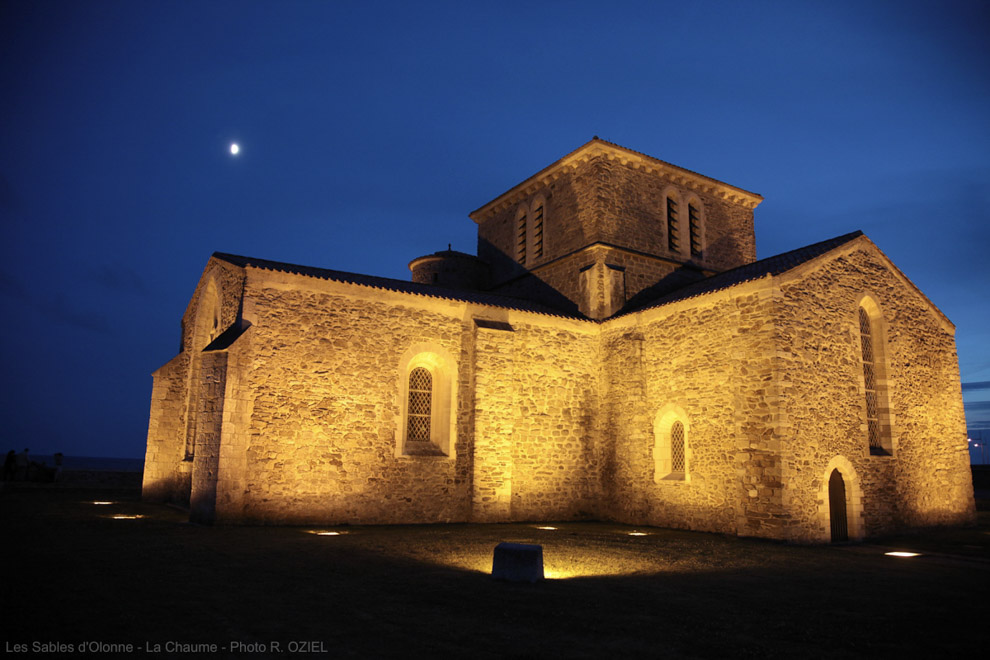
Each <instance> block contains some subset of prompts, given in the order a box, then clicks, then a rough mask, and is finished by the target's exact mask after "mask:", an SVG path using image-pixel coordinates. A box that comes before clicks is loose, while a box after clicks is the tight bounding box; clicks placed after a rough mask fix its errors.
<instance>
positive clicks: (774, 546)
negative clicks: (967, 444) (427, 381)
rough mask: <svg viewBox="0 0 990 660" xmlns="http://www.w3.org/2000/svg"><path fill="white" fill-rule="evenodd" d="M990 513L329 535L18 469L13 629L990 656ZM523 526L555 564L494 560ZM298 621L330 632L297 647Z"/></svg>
mask: <svg viewBox="0 0 990 660" xmlns="http://www.w3.org/2000/svg"><path fill="white" fill-rule="evenodd" d="M98 499H106V500H112V501H113V502H114V503H113V504H108V505H97V504H93V503H92V502H93V501H94V500H98ZM114 515H138V516H141V517H139V518H129V519H114V518H113V516H114ZM980 516H981V518H980V525H979V526H978V527H976V528H969V529H964V530H944V531H938V532H932V533H929V534H925V535H922V536H910V537H902V538H896V539H883V540H882V541H877V542H875V543H871V544H866V545H849V546H823V547H816V546H794V545H787V544H782V543H774V542H767V541H758V540H751V539H738V538H735V537H729V536H722V535H717V534H704V533H697V532H683V531H675V530H665V529H657V528H632V527H626V526H622V525H613V524H607V523H560V524H556V525H555V526H556V527H557V529H556V530H541V529H537V528H536V527H535V526H534V525H526V524H506V525H423V526H390V527H370V526H369V527H336V528H328V530H326V531H337V532H340V534H339V535H335V536H320V535H317V534H314V533H312V532H313V531H314V530H313V529H312V528H297V527H213V528H211V527H201V526H197V525H191V524H188V523H187V522H185V514H184V513H182V512H179V511H176V510H173V509H170V508H168V507H164V506H158V505H150V504H143V503H141V502H140V501H138V495H137V493H134V492H128V493H118V494H115V495H108V494H107V492H106V491H103V492H100V491H84V490H75V491H73V490H43V489H35V490H19V489H8V490H6V491H2V492H0V521H2V527H3V546H4V548H5V552H4V557H5V562H4V579H3V581H2V582H3V585H4V589H3V613H2V616H3V634H2V637H3V641H2V642H0V643H3V644H4V645H5V647H6V648H5V650H7V651H10V650H11V648H13V646H14V645H15V644H24V645H27V646H28V648H31V645H32V644H33V643H35V642H38V643H56V642H61V643H65V644H72V645H74V649H75V652H74V653H72V654H67V655H71V656H72V657H79V656H80V655H81V654H80V653H78V645H79V644H80V643H83V642H103V643H109V644H124V643H132V644H134V645H135V647H134V652H133V653H132V655H134V656H142V657H148V658H153V657H166V656H167V655H169V654H167V653H165V649H166V648H167V647H166V643H168V642H184V643H212V644H216V645H217V647H218V653H217V654H216V655H215V657H223V656H229V657H245V658H246V657H323V658H337V657H357V658H378V657H418V656H427V655H429V656H437V655H439V656H440V657H447V656H449V657H455V658H461V657H471V658H502V657H507V656H508V657H548V658H557V657H561V658H627V657H630V658H631V657H640V658H649V657H702V658H736V657H754V658H808V657H897V658H905V657H911V658H915V657H931V658H939V657H955V658H967V657H983V656H985V654H986V651H985V649H984V647H985V646H986V642H987V639H988V632H987V631H988V629H990V612H988V609H987V600H986V594H987V586H988V585H990V580H988V577H990V512H987V511H983V512H981V514H980ZM633 531H639V532H645V533H646V535H645V536H631V535H630V534H629V533H630V532H633ZM501 541H519V542H526V543H539V544H541V545H542V546H543V552H544V560H545V563H546V568H547V572H548V574H549V575H551V576H554V579H548V580H546V581H544V582H542V583H539V584H536V585H525V584H509V583H503V582H496V581H493V580H492V579H491V578H490V577H489V576H488V575H487V572H488V571H490V568H491V557H492V549H493V548H494V546H495V545H496V544H497V543H499V542H501ZM888 547H889V548H897V549H912V548H918V549H921V550H923V551H924V552H925V553H926V554H925V555H924V556H922V557H919V558H914V559H896V558H891V557H886V556H884V555H883V550H884V549H886V548H888ZM298 641H315V642H316V643H317V644H316V645H313V646H311V647H310V648H309V649H308V650H311V651H315V652H314V653H292V654H290V653H288V648H289V646H290V644H291V643H294V642H298ZM272 642H275V643H277V644H278V645H279V651H280V652H275V651H273V649H274V647H273V645H272ZM149 644H150V645H152V646H150V647H149V646H148V645H149ZM155 644H159V645H160V647H161V649H162V652H161V653H158V654H149V653H147V649H148V648H154V646H153V645H155ZM236 644H242V645H247V644H255V645H256V646H255V647H253V648H255V649H257V650H259V652H256V653H249V652H246V651H247V648H248V647H245V646H242V647H241V648H240V650H239V651H237V652H231V649H232V648H234V647H235V646H236ZM262 645H264V647H262ZM261 648H265V649H266V650H265V651H264V652H263V653H262V652H260V649H261ZM303 650H306V649H303ZM85 655H89V656H90V657H125V654H100V653H89V654H85ZM11 656H12V657H16V655H15V654H11ZM46 657H56V656H55V655H54V654H48V655H47V656H46ZM176 657H178V656H176ZM182 657H193V654H186V655H184V656H182Z"/></svg>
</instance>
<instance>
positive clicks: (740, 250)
mask: <svg viewBox="0 0 990 660" xmlns="http://www.w3.org/2000/svg"><path fill="white" fill-rule="evenodd" d="M761 200H762V198H761V197H760V196H759V195H756V194H754V193H751V192H747V191H745V190H742V189H740V188H736V187H734V186H732V185H729V184H726V183H722V182H721V181H717V180H715V179H712V178H709V177H707V176H704V175H701V174H697V173H695V172H691V171H689V170H685V169H683V168H680V167H677V166H675V165H671V164H670V163H666V162H664V161H661V160H658V159H655V158H652V157H650V156H646V155H644V154H641V153H638V152H636V151H632V150H630V149H626V148H624V147H620V146H618V145H615V144H612V143H610V142H606V141H604V140H600V139H598V138H595V139H593V140H591V141H590V142H588V143H587V144H585V145H583V146H582V147H580V148H578V149H577V150H576V151H574V152H572V153H570V154H568V155H566V156H564V157H563V158H561V159H560V160H558V161H557V162H555V163H553V164H552V165H550V166H548V167H546V168H545V169H543V170H541V171H539V172H537V173H536V174H534V175H533V176H531V177H529V178H528V179H526V180H525V181H523V182H522V183H520V184H518V185H517V186H515V187H513V188H512V189H510V190H508V191H506V192H504V193H502V194H501V195H499V196H498V197H496V198H495V199H493V200H492V201H490V202H488V203H487V204H485V205H483V206H482V207H481V208H479V209H478V210H476V211H474V212H473V213H471V214H470V217H471V219H472V220H474V222H475V223H477V225H478V254H477V256H475V255H469V254H465V253H462V252H456V251H453V250H450V249H448V250H444V251H440V252H436V253H434V254H430V255H427V256H423V257H419V258H418V259H414V260H413V261H412V263H410V265H409V268H410V270H411V271H412V278H411V281H401V280H393V279H386V278H380V277H372V276H368V275H357V274H353V273H345V272H339V271H334V270H326V269H323V268H312V267H307V266H297V265H293V264H288V263H280V262H274V261H266V260H264V259H255V258H250V257H243V256H235V255H231V254H223V253H215V254H214V255H213V256H212V257H211V258H210V260H209V261H208V262H207V264H206V268H205V270H204V272H203V276H202V278H201V279H200V281H199V285H198V286H197V288H196V290H195V292H194V293H193V296H192V300H191V301H190V303H189V306H188V308H187V309H186V312H185V314H184V315H183V317H182V348H181V351H180V352H179V354H178V355H177V356H176V357H175V358H173V359H172V360H171V361H169V362H168V363H167V364H165V365H164V366H162V367H161V368H160V369H158V370H157V371H156V372H155V373H154V387H153V393H152V403H151V417H150V423H149V428H148V448H147V458H146V461H145V472H144V497H145V499H147V500H149V501H171V502H175V503H179V504H182V505H187V506H188V507H189V509H190V515H191V518H192V519H193V520H198V521H205V522H212V521H216V522H264V523H286V524H302V523H321V524H335V523H432V522H465V521H471V522H502V521H551V520H552V521H560V520H583V519H597V520H612V521H618V522H623V523H632V524H636V525H656V526H662V527H679V528H686V529H694V530H706V531H714V532H725V533H731V534H739V535H745V536H761V537H769V538H776V539H786V540H791V541H801V542H825V541H829V540H843V539H845V538H847V537H848V538H851V539H859V538H863V537H866V536H873V535H879V534H885V533H888V532H892V531H895V530H902V529H908V528H919V527H926V526H932V525H955V524H960V523H966V522H969V521H971V520H972V519H973V516H974V507H973V489H972V481H971V478H970V472H969V457H968V452H967V443H966V425H965V419H964V416H963V403H962V395H961V392H960V383H959V370H958V361H957V357H956V349H955V340H954V326H953V325H952V323H951V322H950V321H949V320H948V319H947V318H946V317H945V316H944V315H943V314H942V313H941V312H940V311H939V310H938V309H937V308H936V307H935V306H934V305H933V304H932V303H931V301H929V300H928V299H927V298H926V297H925V296H924V294H922V292H921V291H920V290H918V288H917V287H915V286H914V285H913V284H912V283H911V281H910V280H909V279H908V278H907V277H906V276H905V275H904V274H903V273H901V271H899V270H898V269H897V267H896V266H894V264H893V263H892V262H891V261H890V260H889V259H888V258H887V257H886V256H885V255H884V254H883V252H881V251H880V249H879V248H877V246H876V245H874V244H873V243H872V242H871V241H870V240H869V239H868V238H867V237H866V236H864V235H863V234H862V233H861V232H853V233H850V234H846V235H844V236H838V237H835V238H831V239H829V240H825V241H822V242H821V243H815V244H814V245H809V246H807V247H803V248H800V249H797V250H793V251H791V252H786V253H784V254H780V255H777V256H774V257H769V258H767V259H761V260H757V259H756V244H755V236H754V230H753V213H754V209H755V208H756V206H757V205H758V204H759V203H760V201H761Z"/></svg>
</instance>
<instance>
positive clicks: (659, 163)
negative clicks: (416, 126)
mask: <svg viewBox="0 0 990 660" xmlns="http://www.w3.org/2000/svg"><path fill="white" fill-rule="evenodd" d="M601 155H605V156H607V157H608V158H610V159H617V160H619V161H620V162H622V163H627V162H629V163H634V164H635V165H637V166H642V167H645V168H646V169H647V170H653V171H658V172H661V173H666V174H667V175H671V176H676V177H677V178H678V179H679V180H681V181H682V183H683V184H684V185H686V186H687V187H688V188H691V189H694V190H706V191H708V192H710V193H712V194H715V195H717V196H719V197H721V198H723V199H727V200H730V201H732V202H734V203H737V204H742V205H743V206H746V207H747V208H750V209H753V208H756V207H757V205H759V203H760V202H762V201H763V197H762V196H761V195H758V194H756V193H754V192H750V191H748V190H744V189H742V188H739V187H737V186H733V185H730V184H728V183H725V182H724V181H719V180H718V179H713V178H712V177H710V176H705V175H704V174H699V173H698V172H694V171H692V170H689V169H686V168H683V167H679V166H677V165H674V164H673V163H668V162H667V161H665V160H660V159H659V158H654V157H653V156H649V155H647V154H644V153H642V152H640V151H635V150H633V149H629V148H628V147H623V146H621V145H618V144H615V143H614V142H609V141H608V140H603V139H601V138H600V137H598V136H597V135H596V136H595V137H593V138H591V140H590V141H588V142H586V143H585V144H582V145H581V146H580V147H578V148H577V149H575V150H574V151H572V152H571V153H569V154H567V155H566V156H564V157H563V158H561V159H559V160H557V161H555V162H553V163H551V164H550V165H547V166H546V167H544V168H543V169H542V170H540V171H539V172H537V173H536V174H534V175H533V176H531V177H529V178H528V179H526V180H524V181H522V182H521V183H518V184H516V185H515V186H513V187H512V188H509V189H508V190H506V191H505V192H504V193H502V194H501V195H499V196H498V197H496V198H495V199H493V200H491V201H490V202H488V203H487V204H485V205H484V206H482V207H480V208H478V209H475V210H474V211H472V212H471V213H469V214H468V217H469V218H471V219H472V220H474V221H475V222H476V223H479V224H480V223H481V222H482V221H483V220H484V219H486V217H487V216H490V215H491V214H493V213H495V212H497V211H498V210H500V209H503V208H505V207H507V206H509V205H511V204H514V203H516V201H517V200H518V199H519V198H521V197H525V196H527V195H529V194H532V193H533V192H535V191H536V190H537V189H538V188H539V187H541V186H545V185H547V184H548V183H549V182H550V181H552V180H554V179H555V178H557V176H559V175H560V172H561V171H562V170H563V169H564V168H574V167H577V165H578V164H579V163H581V162H585V161H587V160H589V159H591V158H594V157H596V156H601Z"/></svg>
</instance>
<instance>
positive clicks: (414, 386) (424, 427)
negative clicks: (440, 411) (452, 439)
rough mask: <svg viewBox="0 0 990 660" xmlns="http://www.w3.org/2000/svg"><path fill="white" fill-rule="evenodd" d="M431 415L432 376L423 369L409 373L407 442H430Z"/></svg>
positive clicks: (417, 368) (418, 368)
mask: <svg viewBox="0 0 990 660" xmlns="http://www.w3.org/2000/svg"><path fill="white" fill-rule="evenodd" d="M432 415H433V375H432V374H430V372H429V371H427V370H426V369H424V368H423V367H416V368H415V369H413V370H412V371H411V372H409V412H408V415H407V417H408V420H409V421H408V422H407V423H408V428H407V433H406V438H407V440H409V441H411V442H429V441H430V419H431V417H432Z"/></svg>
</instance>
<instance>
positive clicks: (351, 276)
mask: <svg viewBox="0 0 990 660" xmlns="http://www.w3.org/2000/svg"><path fill="white" fill-rule="evenodd" d="M213 258H214V259H220V260H222V261H226V262H227V263H229V264H233V265H234V266H239V267H241V268H244V267H247V266H251V267H252V268H260V269H262V270H270V271H273V272H278V273H292V274H294V275H303V276H305V277H313V278H316V279H320V280H328V281H331V282H343V283H345V284H357V285H359V286H366V287H371V288H373V289H381V290H384V291H396V292H399V293H409V294H413V295H417V296H426V297H428V298H441V299H444V300H455V301H460V302H469V303H476V304H479V305H488V306H491V307H501V308H504V309H515V310H520V311H523V312H536V313H537V314H546V315H548V316H559V317H562V318H571V319H581V320H588V319H587V317H586V316H583V315H582V314H575V313H568V312H566V311H562V310H559V309H556V308H554V307H550V306H548V305H543V304H541V303H538V302H534V301H531V300H523V299H520V298H512V297H510V296H503V295H498V294H492V293H485V292H483V291H465V290H462V289H449V288H447V287H443V286H439V285H436V284H420V283H418V282H408V281H405V280H396V279H392V278H390V277H375V276H374V275H361V274H359V273H348V272H345V271H341V270H330V269H328V268H314V267H312V266H299V265H297V264H288V263H283V262H281V261H269V260H268V259H256V258H254V257H244V256H240V255H236V254H227V253H226V252H214V253H213Z"/></svg>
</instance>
